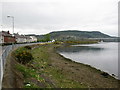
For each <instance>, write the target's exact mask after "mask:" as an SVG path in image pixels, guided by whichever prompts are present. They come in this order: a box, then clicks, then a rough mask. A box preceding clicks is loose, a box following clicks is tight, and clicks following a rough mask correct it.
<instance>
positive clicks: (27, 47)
mask: <svg viewBox="0 0 120 90" xmlns="http://www.w3.org/2000/svg"><path fill="white" fill-rule="evenodd" d="M24 48H26V49H30V50H31V49H32V48H31V47H30V46H25V47H24Z"/></svg>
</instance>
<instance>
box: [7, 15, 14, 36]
mask: <svg viewBox="0 0 120 90" xmlns="http://www.w3.org/2000/svg"><path fill="white" fill-rule="evenodd" d="M7 18H12V24H13V35H14V16H7Z"/></svg>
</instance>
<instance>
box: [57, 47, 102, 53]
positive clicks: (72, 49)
mask: <svg viewBox="0 0 120 90" xmlns="http://www.w3.org/2000/svg"><path fill="white" fill-rule="evenodd" d="M103 49H104V48H99V47H92V46H68V47H62V48H59V49H58V51H60V52H86V51H87V52H88V51H91V52H92V51H96V52H97V51H98V52H100V50H103Z"/></svg>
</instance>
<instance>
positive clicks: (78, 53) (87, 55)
mask: <svg viewBox="0 0 120 90" xmlns="http://www.w3.org/2000/svg"><path fill="white" fill-rule="evenodd" d="M58 52H59V53H60V54H61V55H63V56H64V57H66V58H69V59H72V60H73V61H76V62H79V63H84V64H88V65H91V66H92V67H95V68H97V69H100V70H102V71H105V72H107V73H109V74H114V75H115V76H116V77H118V43H115V42H109V43H108V42H107V43H106V42H103V43H98V44H82V45H73V46H68V47H63V48H59V49H58Z"/></svg>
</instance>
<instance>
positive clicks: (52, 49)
mask: <svg viewBox="0 0 120 90" xmlns="http://www.w3.org/2000/svg"><path fill="white" fill-rule="evenodd" d="M58 46H61V45H60V44H47V45H37V48H35V47H36V46H34V47H32V49H31V50H29V51H30V52H31V54H32V56H33V58H34V59H33V60H32V61H30V62H29V63H27V64H25V65H24V64H20V63H17V64H15V67H16V69H17V71H19V72H20V73H21V74H22V75H23V79H22V80H24V81H23V86H22V87H23V88H89V87H92V88H117V87H118V80H116V79H115V78H113V77H111V76H109V75H108V76H107V77H104V76H103V75H101V73H102V72H101V71H100V70H97V69H95V68H92V67H90V66H89V65H84V64H80V63H76V62H73V61H71V60H70V59H67V58H64V57H63V56H61V55H59V54H58V53H56V48H57V47H58Z"/></svg>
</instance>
